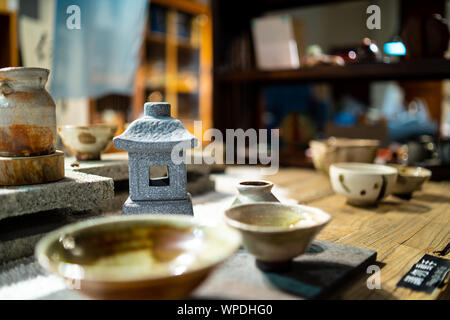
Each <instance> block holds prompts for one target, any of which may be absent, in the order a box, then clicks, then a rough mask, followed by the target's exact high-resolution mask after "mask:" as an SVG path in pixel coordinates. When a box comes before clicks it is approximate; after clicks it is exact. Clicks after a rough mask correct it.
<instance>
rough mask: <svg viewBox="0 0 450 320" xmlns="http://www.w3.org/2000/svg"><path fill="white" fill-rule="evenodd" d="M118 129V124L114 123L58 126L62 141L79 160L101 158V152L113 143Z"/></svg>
mask: <svg viewBox="0 0 450 320" xmlns="http://www.w3.org/2000/svg"><path fill="white" fill-rule="evenodd" d="M116 131H117V126H116V125H112V124H91V125H87V126H71V125H66V126H59V127H58V133H59V135H60V137H61V140H62V142H63V143H64V145H65V146H66V148H67V149H69V150H70V152H72V153H73V154H74V155H75V157H76V158H77V160H100V154H101V152H102V151H105V150H106V149H107V148H108V147H109V145H110V144H111V143H112V139H113V138H114V135H115V133H116Z"/></svg>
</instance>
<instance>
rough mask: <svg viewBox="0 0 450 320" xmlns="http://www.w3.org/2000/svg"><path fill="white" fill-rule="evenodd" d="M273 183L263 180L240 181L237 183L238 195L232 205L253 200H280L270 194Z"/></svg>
mask: <svg viewBox="0 0 450 320" xmlns="http://www.w3.org/2000/svg"><path fill="white" fill-rule="evenodd" d="M272 188H273V183H272V182H270V181H265V180H252V181H242V182H240V183H239V184H238V186H237V189H238V191H239V194H238V196H237V197H236V199H235V200H234V202H233V204H232V205H233V206H235V205H239V204H245V203H254V202H280V201H279V200H278V199H277V198H276V197H275V196H274V195H273V194H272Z"/></svg>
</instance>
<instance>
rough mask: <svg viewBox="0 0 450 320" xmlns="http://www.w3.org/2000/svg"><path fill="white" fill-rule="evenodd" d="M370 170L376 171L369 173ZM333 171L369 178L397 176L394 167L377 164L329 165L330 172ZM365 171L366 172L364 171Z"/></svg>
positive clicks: (349, 163) (345, 163)
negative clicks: (368, 176) (367, 176)
mask: <svg viewBox="0 0 450 320" xmlns="http://www.w3.org/2000/svg"><path fill="white" fill-rule="evenodd" d="M370 168H372V169H376V170H374V171H370ZM333 169H337V170H341V171H344V172H346V173H350V174H361V175H370V176H372V175H373V176H379V175H397V174H398V170H397V169H396V168H394V167H391V166H388V165H384V164H377V163H363V162H338V163H333V164H332V165H330V172H331V170H333ZM365 169H366V170H365Z"/></svg>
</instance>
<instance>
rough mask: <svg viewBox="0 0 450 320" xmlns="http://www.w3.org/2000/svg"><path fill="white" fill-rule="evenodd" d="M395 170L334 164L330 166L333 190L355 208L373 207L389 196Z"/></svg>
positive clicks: (351, 164)
mask: <svg viewBox="0 0 450 320" xmlns="http://www.w3.org/2000/svg"><path fill="white" fill-rule="evenodd" d="M396 180H397V169H395V168H393V167H390V166H384V165H379V164H368V163H336V164H333V165H331V166H330V181H331V186H332V187H333V190H334V191H335V192H336V193H338V194H341V195H343V196H345V197H346V198H347V202H348V203H349V204H352V205H357V206H371V205H375V204H376V203H377V202H378V201H380V200H381V199H383V198H385V197H387V196H388V195H389V194H391V192H392V189H393V187H394V185H395V181H396Z"/></svg>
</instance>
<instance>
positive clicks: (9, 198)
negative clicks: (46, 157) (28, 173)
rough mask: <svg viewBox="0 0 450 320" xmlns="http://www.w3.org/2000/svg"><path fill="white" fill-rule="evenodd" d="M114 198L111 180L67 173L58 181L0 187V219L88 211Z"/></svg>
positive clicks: (71, 172)
mask: <svg viewBox="0 0 450 320" xmlns="http://www.w3.org/2000/svg"><path fill="white" fill-rule="evenodd" d="M113 197H114V182H113V180H112V179H111V178H107V177H101V176H97V175H90V174H85V173H81V172H75V171H71V170H66V177H65V178H64V179H63V180H60V181H57V182H53V183H46V184H38V185H30V186H20V187H0V220H1V219H5V218H10V217H15V216H20V215H24V214H29V213H34V212H40V211H48V210H53V209H62V208H71V209H73V210H75V211H83V210H88V209H91V208H96V207H99V206H101V205H102V204H103V203H104V202H105V201H107V200H111V199H113Z"/></svg>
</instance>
